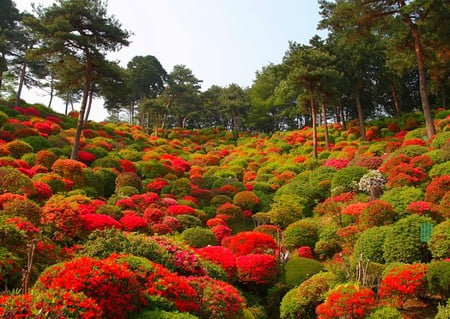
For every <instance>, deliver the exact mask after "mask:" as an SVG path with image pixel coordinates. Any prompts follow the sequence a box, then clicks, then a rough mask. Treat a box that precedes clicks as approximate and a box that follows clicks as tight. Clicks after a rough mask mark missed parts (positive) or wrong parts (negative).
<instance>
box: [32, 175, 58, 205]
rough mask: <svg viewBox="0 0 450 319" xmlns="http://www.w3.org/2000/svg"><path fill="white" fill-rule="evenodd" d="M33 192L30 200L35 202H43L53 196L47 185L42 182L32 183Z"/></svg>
mask: <svg viewBox="0 0 450 319" xmlns="http://www.w3.org/2000/svg"><path fill="white" fill-rule="evenodd" d="M32 182H33V186H34V189H35V190H36V191H35V192H33V193H31V194H30V196H29V197H30V199H33V200H35V201H37V202H43V201H45V200H47V199H49V198H50V197H52V195H53V191H52V189H51V187H50V186H49V185H47V184H46V183H44V182H42V181H34V180H33V181H32Z"/></svg>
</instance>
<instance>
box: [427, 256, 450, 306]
mask: <svg viewBox="0 0 450 319" xmlns="http://www.w3.org/2000/svg"><path fill="white" fill-rule="evenodd" d="M425 277H426V281H427V284H428V289H429V291H430V292H431V293H433V294H438V295H440V296H441V297H442V298H443V299H447V298H450V262H449V261H439V260H434V261H432V262H431V263H429V264H428V266H427V273H426V275H425Z"/></svg>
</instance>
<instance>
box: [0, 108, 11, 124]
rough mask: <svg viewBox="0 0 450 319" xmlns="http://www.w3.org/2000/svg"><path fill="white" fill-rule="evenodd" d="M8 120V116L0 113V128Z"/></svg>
mask: <svg viewBox="0 0 450 319" xmlns="http://www.w3.org/2000/svg"><path fill="white" fill-rule="evenodd" d="M8 120H9V116H8V115H6V114H5V113H3V112H2V111H0V127H1V126H2V125H3V124H5V123H6V122H8Z"/></svg>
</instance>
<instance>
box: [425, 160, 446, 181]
mask: <svg viewBox="0 0 450 319" xmlns="http://www.w3.org/2000/svg"><path fill="white" fill-rule="evenodd" d="M442 175H450V161H447V162H445V163H440V164H435V165H433V167H432V168H431V169H430V172H429V176H430V177H436V176H442Z"/></svg>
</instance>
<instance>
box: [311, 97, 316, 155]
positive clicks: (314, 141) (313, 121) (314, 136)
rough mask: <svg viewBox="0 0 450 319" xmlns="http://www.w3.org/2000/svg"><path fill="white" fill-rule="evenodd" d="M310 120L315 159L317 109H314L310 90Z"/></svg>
mask: <svg viewBox="0 0 450 319" xmlns="http://www.w3.org/2000/svg"><path fill="white" fill-rule="evenodd" d="M310 103H311V120H312V128H313V157H314V159H315V160H317V158H318V155H317V153H318V152H317V123H316V121H317V111H316V105H315V104H316V103H315V101H314V97H312V92H311V100H310Z"/></svg>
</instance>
